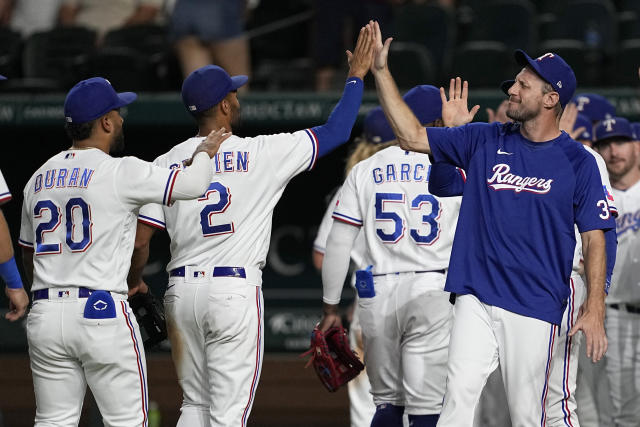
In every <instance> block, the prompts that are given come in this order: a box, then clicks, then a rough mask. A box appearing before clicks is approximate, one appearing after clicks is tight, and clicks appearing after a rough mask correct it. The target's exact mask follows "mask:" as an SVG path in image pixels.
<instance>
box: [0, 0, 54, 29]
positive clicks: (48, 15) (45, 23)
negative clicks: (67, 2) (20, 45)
mask: <svg viewBox="0 0 640 427" xmlns="http://www.w3.org/2000/svg"><path fill="white" fill-rule="evenodd" d="M60 3H61V0H47V1H42V0H0V24H1V25H3V26H9V27H11V29H12V30H14V31H17V32H19V33H20V34H22V36H23V37H27V36H29V35H31V34H32V33H35V32H38V31H48V30H50V29H52V28H53V27H54V26H55V25H56V18H57V15H58V9H59V8H60Z"/></svg>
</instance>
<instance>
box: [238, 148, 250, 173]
mask: <svg viewBox="0 0 640 427" xmlns="http://www.w3.org/2000/svg"><path fill="white" fill-rule="evenodd" d="M236 170H237V171H238V172H247V171H248V170H249V152H248V151H245V152H242V151H238V163H237V164H236Z"/></svg>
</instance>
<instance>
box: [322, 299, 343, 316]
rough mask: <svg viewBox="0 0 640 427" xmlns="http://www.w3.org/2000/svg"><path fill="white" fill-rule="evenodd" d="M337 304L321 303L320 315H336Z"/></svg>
mask: <svg viewBox="0 0 640 427" xmlns="http://www.w3.org/2000/svg"><path fill="white" fill-rule="evenodd" d="M338 307H339V306H338V304H328V303H326V302H323V303H322V313H324V314H325V315H328V314H335V315H337V314H338Z"/></svg>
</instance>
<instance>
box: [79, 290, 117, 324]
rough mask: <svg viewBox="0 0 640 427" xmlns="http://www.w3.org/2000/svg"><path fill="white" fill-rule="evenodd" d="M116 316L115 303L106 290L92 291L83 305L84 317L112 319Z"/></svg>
mask: <svg viewBox="0 0 640 427" xmlns="http://www.w3.org/2000/svg"><path fill="white" fill-rule="evenodd" d="M114 317H116V303H115V302H114V301H113V297H112V296H111V294H110V293H109V292H107V291H93V292H91V295H90V296H89V298H87V303H86V304H85V306H84V318H85V319H113V318H114Z"/></svg>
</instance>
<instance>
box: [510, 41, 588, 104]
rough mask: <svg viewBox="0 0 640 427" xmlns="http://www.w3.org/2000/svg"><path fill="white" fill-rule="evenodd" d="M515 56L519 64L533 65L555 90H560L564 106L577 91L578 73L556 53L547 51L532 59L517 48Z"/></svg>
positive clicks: (537, 72) (561, 101) (561, 102)
mask: <svg viewBox="0 0 640 427" xmlns="http://www.w3.org/2000/svg"><path fill="white" fill-rule="evenodd" d="M514 56H515V58H516V62H517V63H518V64H519V65H521V66H523V67H525V66H529V67H531V68H532V69H533V71H535V72H536V74H538V75H539V76H540V77H541V78H542V79H543V80H544V81H546V82H547V83H549V84H550V85H551V87H553V90H554V91H556V92H558V95H560V105H562V107H564V106H565V105H567V103H568V102H569V100H570V99H571V97H572V96H573V93H574V92H575V91H576V75H575V74H574V73H573V70H572V69H571V67H570V66H569V64H567V63H566V62H565V61H564V59H562V58H561V57H560V56H559V55H557V54H555V53H545V54H544V55H542V56H539V57H538V58H536V59H532V58H531V57H530V56H529V55H527V54H526V53H525V52H524V50H522V49H518V50H516V51H515V53H514Z"/></svg>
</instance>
